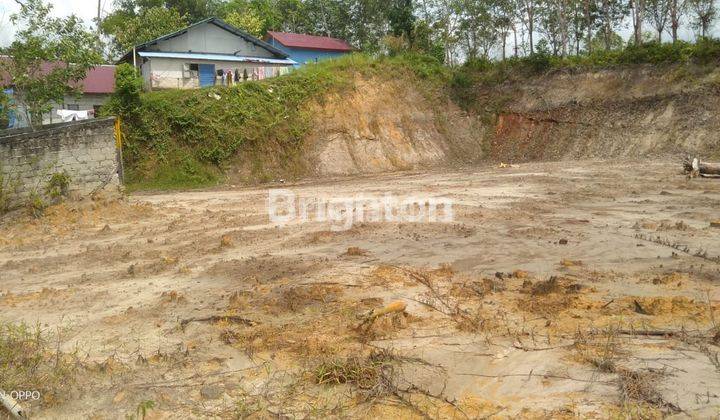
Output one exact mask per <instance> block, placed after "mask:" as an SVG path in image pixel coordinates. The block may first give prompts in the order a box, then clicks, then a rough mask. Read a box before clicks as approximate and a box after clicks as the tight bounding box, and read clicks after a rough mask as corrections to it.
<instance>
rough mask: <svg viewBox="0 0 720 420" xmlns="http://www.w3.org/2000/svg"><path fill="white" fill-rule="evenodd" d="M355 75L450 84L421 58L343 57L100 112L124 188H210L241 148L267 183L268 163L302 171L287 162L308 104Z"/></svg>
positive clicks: (306, 122)
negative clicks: (118, 139) (115, 121)
mask: <svg viewBox="0 0 720 420" xmlns="http://www.w3.org/2000/svg"><path fill="white" fill-rule="evenodd" d="M356 75H366V76H373V77H380V78H386V79H389V80H392V79H395V78H397V77H398V76H399V75H403V77H404V76H410V77H417V78H419V79H423V80H424V82H425V83H423V85H424V86H430V87H435V88H437V87H444V86H446V85H447V82H448V81H449V79H450V71H449V69H447V68H446V67H444V66H443V65H442V64H441V63H440V62H439V61H438V60H437V59H436V58H434V57H430V56H427V55H422V54H416V53H408V54H399V55H397V56H393V57H381V58H372V57H369V56H367V55H363V54H350V55H347V56H344V57H342V58H339V59H336V60H329V61H324V62H321V63H318V64H312V65H307V66H304V67H302V68H300V69H297V70H294V71H292V72H291V73H290V74H288V75H285V76H281V77H276V78H272V79H266V80H262V81H247V82H243V83H239V84H237V85H235V86H232V87H210V88H202V89H196V90H165V91H157V92H149V93H143V94H139V96H138V103H137V104H135V105H133V106H127V107H126V106H117V103H120V102H121V101H119V99H118V100H114V101H113V106H112V107H108V108H107V110H108V112H112V113H115V115H120V117H121V121H123V124H122V130H123V134H124V141H123V159H124V164H125V170H126V172H125V178H126V181H127V182H128V183H129V184H130V189H138V188H188V187H201V186H206V185H212V184H216V183H217V182H219V180H221V179H222V176H223V168H224V167H225V166H226V165H227V164H228V162H230V161H231V159H233V158H234V157H235V156H237V155H238V152H239V151H241V150H243V151H247V152H252V153H251V154H252V155H254V156H258V155H261V156H264V159H262V162H260V163H259V164H255V162H253V164H252V165H250V166H251V170H252V172H253V173H252V175H251V178H254V179H267V173H268V168H265V167H264V166H263V165H264V164H268V163H271V164H274V165H276V166H280V167H282V168H284V170H285V171H286V173H279V174H277V173H276V174H277V175H278V176H283V177H292V176H295V175H298V173H297V171H300V170H301V169H302V168H300V167H299V166H298V165H296V164H294V163H293V160H296V159H297V155H298V153H297V151H298V150H299V149H300V148H301V145H302V142H303V140H304V138H305V136H306V134H307V133H308V131H309V130H310V128H311V122H312V115H310V114H309V113H308V111H307V110H308V108H307V105H308V104H309V103H311V102H312V101H322V98H323V96H324V95H325V94H326V93H327V92H330V91H332V92H334V93H339V94H342V92H343V91H344V90H347V89H352V88H353V86H354V81H355V77H356ZM131 91H132V90H131ZM132 92H134V91H132ZM119 96H120V94H119V93H118V94H117V95H116V97H119ZM122 103H125V104H129V103H130V101H125V102H122ZM276 172H277V171H276Z"/></svg>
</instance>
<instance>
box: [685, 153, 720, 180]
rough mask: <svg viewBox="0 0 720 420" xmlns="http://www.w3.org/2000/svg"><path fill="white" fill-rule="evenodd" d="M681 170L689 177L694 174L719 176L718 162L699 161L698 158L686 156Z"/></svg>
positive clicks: (719, 164)
mask: <svg viewBox="0 0 720 420" xmlns="http://www.w3.org/2000/svg"><path fill="white" fill-rule="evenodd" d="M683 170H684V171H685V173H689V174H690V177H691V178H694V177H696V176H713V177H714V176H720V163H711V162H700V159H698V158H694V159H692V160H691V159H690V157H687V158H686V159H685V161H684V162H683Z"/></svg>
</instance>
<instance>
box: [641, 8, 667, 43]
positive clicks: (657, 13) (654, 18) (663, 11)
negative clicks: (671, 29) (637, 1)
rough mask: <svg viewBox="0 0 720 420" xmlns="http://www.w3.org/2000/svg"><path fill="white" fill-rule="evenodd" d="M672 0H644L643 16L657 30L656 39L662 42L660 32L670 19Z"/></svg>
mask: <svg viewBox="0 0 720 420" xmlns="http://www.w3.org/2000/svg"><path fill="white" fill-rule="evenodd" d="M671 2H672V0H645V11H646V14H645V18H646V19H647V22H648V23H649V24H650V25H651V26H652V27H653V29H655V31H656V32H657V41H658V42H662V33H663V31H664V30H665V26H666V25H667V23H668V20H669V19H670V3H671Z"/></svg>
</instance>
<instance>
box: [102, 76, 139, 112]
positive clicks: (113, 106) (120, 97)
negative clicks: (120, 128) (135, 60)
mask: <svg viewBox="0 0 720 420" xmlns="http://www.w3.org/2000/svg"><path fill="white" fill-rule="evenodd" d="M142 88H143V78H142V76H140V74H138V70H137V69H136V68H135V67H134V66H133V65H132V64H128V63H122V64H120V65H118V66H117V67H116V68H115V91H114V92H113V94H112V96H111V97H110V101H109V102H108V104H107V105H106V106H105V107H103V108H106V109H107V111H108V112H109V113H110V114H113V115H121V116H123V117H125V118H133V117H134V116H136V114H137V111H138V109H139V107H140V93H141V92H142Z"/></svg>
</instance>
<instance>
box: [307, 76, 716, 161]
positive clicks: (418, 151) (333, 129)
mask: <svg viewBox="0 0 720 420" xmlns="http://www.w3.org/2000/svg"><path fill="white" fill-rule="evenodd" d="M718 81H720V72H717V71H713V70H707V69H701V68H697V69H688V68H687V67H678V68H657V67H649V66H648V67H643V66H639V67H631V68H623V69H611V70H599V71H584V72H582V71H577V70H576V71H573V72H570V71H555V72H553V73H550V74H544V75H540V76H535V77H532V78H529V79H528V78H525V79H522V80H512V81H508V82H505V83H502V84H499V85H494V86H491V87H488V86H483V87H476V88H475V91H474V92H473V95H474V97H473V98H471V101H472V102H471V104H470V106H469V107H468V110H467V111H466V110H463V109H461V108H460V107H459V106H458V105H457V104H456V103H454V102H452V101H450V100H447V101H444V102H443V101H441V103H440V105H438V103H437V102H433V101H431V100H428V98H427V97H426V96H427V95H423V94H422V93H421V91H420V90H419V89H418V88H417V86H415V85H413V84H412V83H410V82H409V81H408V80H403V79H397V80H393V81H387V80H385V81H381V80H367V79H356V81H355V89H354V90H353V91H352V92H351V93H347V92H346V93H343V94H342V95H339V94H336V95H330V96H329V97H328V98H326V100H325V101H324V102H323V103H322V105H317V106H316V107H314V108H313V109H312V113H313V115H314V117H313V127H314V128H313V129H312V131H311V133H310V134H309V136H308V137H307V139H306V145H305V146H306V147H305V155H306V159H307V161H308V162H309V164H308V165H307V168H308V169H309V172H310V173H311V174H313V175H328V174H330V175H349V174H358V173H374V172H383V171H393V170H403V169H412V168H418V167H421V166H437V165H444V164H452V163H456V162H464V163H472V162H478V161H483V160H490V161H532V160H564V159H579V158H614V157H618V158H623V157H624V158H635V157H637V158H639V157H643V156H647V155H653V156H678V157H679V156H682V155H686V154H692V155H700V156H703V157H717V156H718V155H719V154H720V136H718V133H720V96H718V93H719V92H720V83H718Z"/></svg>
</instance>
